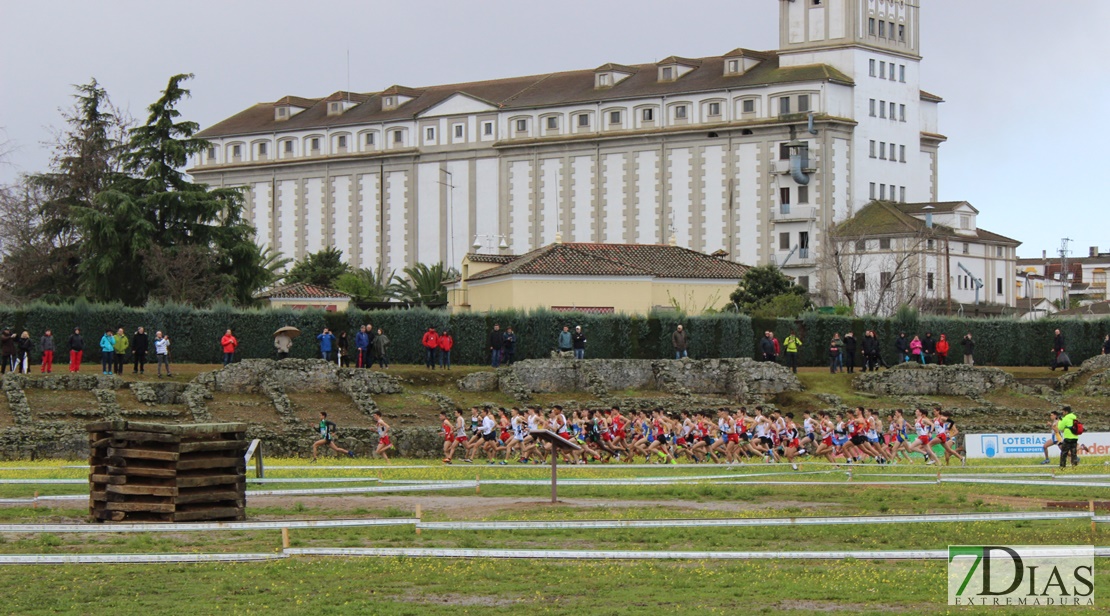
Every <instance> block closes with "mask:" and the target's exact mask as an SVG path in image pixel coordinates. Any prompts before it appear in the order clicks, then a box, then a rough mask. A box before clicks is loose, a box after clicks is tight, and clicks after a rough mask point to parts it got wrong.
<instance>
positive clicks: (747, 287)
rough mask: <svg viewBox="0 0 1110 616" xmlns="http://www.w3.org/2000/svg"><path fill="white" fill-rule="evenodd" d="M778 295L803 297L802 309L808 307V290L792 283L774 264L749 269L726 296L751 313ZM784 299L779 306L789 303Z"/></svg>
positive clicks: (742, 309) (745, 311)
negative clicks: (734, 288) (733, 289)
mask: <svg viewBox="0 0 1110 616" xmlns="http://www.w3.org/2000/svg"><path fill="white" fill-rule="evenodd" d="M780 295H797V296H799V297H801V298H802V299H803V302H802V307H803V309H806V308H809V305H810V304H809V294H808V292H807V291H806V290H805V289H804V288H802V287H800V286H798V285H797V284H794V280H793V279H792V278H790V277H789V276H786V275H785V274H783V273H782V271H781V270H779V268H777V267H775V266H774V265H761V266H759V267H753V268H751V269H749V270H748V271H747V273H745V274H744V278H743V279H741V280H740V284H739V285H737V287H736V290H735V291H733V292H732V293H730V294H729V296H728V298H729V299H730V300H732V303H733V305H734V306H736V308H737V309H738V310H740V311H741V312H744V313H746V314H752V313H753V312H754V311H756V310H758V309H760V308H761V307H763V306H765V305H766V304H767V303H768V302H770V301H771V300H773V299H774V298H776V297H778V296H780ZM785 301H786V300H780V301H779V302H778V304H777V305H778V306H779V307H780V308H781V307H785V306H788V305H790V304H788V303H785Z"/></svg>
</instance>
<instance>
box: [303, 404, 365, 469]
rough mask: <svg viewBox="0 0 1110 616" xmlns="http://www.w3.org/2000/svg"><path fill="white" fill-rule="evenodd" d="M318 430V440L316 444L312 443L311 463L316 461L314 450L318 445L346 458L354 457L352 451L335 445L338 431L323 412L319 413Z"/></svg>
mask: <svg viewBox="0 0 1110 616" xmlns="http://www.w3.org/2000/svg"><path fill="white" fill-rule="evenodd" d="M318 430H319V433H320V438H319V440H317V441H316V442H314V443H312V461H313V462H315V461H316V449H317V448H318V447H320V445H324V444H327V446H328V447H329V448H331V449H332V450H333V451H336V452H338V453H342V454H345V455H346V456H347V457H348V458H353V457H355V452H354V451H352V450H350V449H343V448H342V447H340V446H338V445H336V444H335V439H336V436H337V432H338V431H337V430H336V427H335V422H333V421H330V420H328V414H327V413H326V412H324V411H320V424H319V425H318Z"/></svg>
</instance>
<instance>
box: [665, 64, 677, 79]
mask: <svg viewBox="0 0 1110 616" xmlns="http://www.w3.org/2000/svg"><path fill="white" fill-rule="evenodd" d="M672 79H674V68H672V67H670V66H665V67H663V81H670V80H672Z"/></svg>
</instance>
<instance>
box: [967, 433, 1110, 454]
mask: <svg viewBox="0 0 1110 616" xmlns="http://www.w3.org/2000/svg"><path fill="white" fill-rule="evenodd" d="M1048 436H1049V435H1048V432H1047V431H1045V432H1044V433H1043V434H1001V433H999V434H965V435H964V444H965V446H966V447H967V457H968V458H972V459H974V458H1028V457H1033V456H1043V455H1044V443H1045V441H1047V440H1048ZM1048 455H1049V456H1053V457H1055V456H1059V455H1060V449H1059V448H1057V447H1051V448H1049V450H1048ZM1079 455H1080V456H1081V457H1082V456H1084V455H1091V456H1105V455H1110V432H1084V433H1083V435H1082V436H1080V437H1079Z"/></svg>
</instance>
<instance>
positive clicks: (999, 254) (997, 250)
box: [994, 246, 1002, 258]
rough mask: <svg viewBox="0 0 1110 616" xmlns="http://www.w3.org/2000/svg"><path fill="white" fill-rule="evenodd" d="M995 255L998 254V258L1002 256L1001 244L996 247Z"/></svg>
mask: <svg viewBox="0 0 1110 616" xmlns="http://www.w3.org/2000/svg"><path fill="white" fill-rule="evenodd" d="M994 256H996V257H998V258H1002V247H1001V246H995V247H994Z"/></svg>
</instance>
